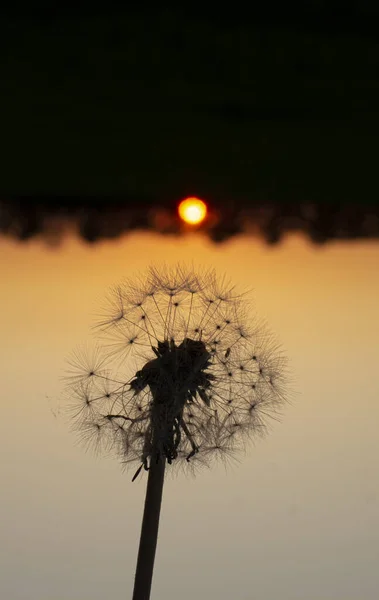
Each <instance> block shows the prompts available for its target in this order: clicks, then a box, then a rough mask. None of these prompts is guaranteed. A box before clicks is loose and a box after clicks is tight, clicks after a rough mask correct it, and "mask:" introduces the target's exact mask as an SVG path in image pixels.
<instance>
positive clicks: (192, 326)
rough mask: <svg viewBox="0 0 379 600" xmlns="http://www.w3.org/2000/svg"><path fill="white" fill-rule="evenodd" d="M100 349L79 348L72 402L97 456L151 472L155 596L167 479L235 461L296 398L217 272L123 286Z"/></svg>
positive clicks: (104, 321)
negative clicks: (290, 394)
mask: <svg viewBox="0 0 379 600" xmlns="http://www.w3.org/2000/svg"><path fill="white" fill-rule="evenodd" d="M95 330H96V332H97V333H98V335H99V340H98V344H97V346H96V348H95V350H94V351H93V352H92V353H91V354H89V353H88V352H87V351H83V350H79V351H77V352H76V353H75V354H74V355H73V357H72V359H71V360H70V361H69V362H70V369H69V372H68V377H67V388H66V391H65V393H66V395H67V398H68V403H67V404H68V411H69V415H70V418H71V419H72V423H73V428H74V429H75V430H76V431H77V432H78V433H79V434H80V436H81V439H82V441H83V442H84V443H85V444H87V445H88V446H90V447H92V448H93V449H94V450H95V451H96V452H100V453H107V454H114V455H116V456H117V457H118V458H119V459H120V461H121V462H122V464H123V465H125V466H126V467H129V466H133V465H135V466H134V469H136V467H137V469H136V470H135V472H134V475H133V479H132V480H133V481H134V480H135V479H136V478H137V477H138V476H139V475H140V474H141V473H142V472H143V471H147V472H148V482H147V492H146V500H145V508H144V516H143V522H142V531H141V539H140V547H139V553H138V560H137V570H136V577H135V586H134V595H133V599H134V600H142V599H143V600H148V599H149V597H150V589H151V581H152V575H153V565H154V558H155V550H156V542H157V534H158V525H159V515H160V507H161V500H162V491H163V482H164V476H165V472H166V470H169V469H170V470H171V471H173V470H174V469H175V468H176V469H177V468H180V467H183V466H185V467H187V468H190V469H191V470H193V471H194V470H195V469H196V468H197V467H203V466H209V465H210V464H211V463H212V461H215V460H222V461H228V460H230V458H232V457H234V456H236V453H237V452H238V451H239V450H241V449H242V448H243V447H244V445H245V443H246V442H247V441H248V440H250V439H251V438H253V437H254V436H257V435H258V436H260V435H262V434H263V433H264V432H265V430H266V428H267V423H268V419H269V418H276V417H277V415H278V414H279V411H280V407H281V405H282V404H283V402H284V400H285V389H286V361H285V359H284V357H283V355H282V353H281V351H280V349H279V348H278V347H277V346H276V345H275V343H274V341H273V339H272V337H271V335H270V334H269V333H268V332H267V330H266V327H265V326H263V325H262V324H261V323H260V322H258V321H256V320H255V319H254V318H253V316H252V313H251V310H250V307H249V304H248V301H247V298H246V295H245V294H238V293H237V292H236V290H235V289H234V287H232V286H231V285H230V284H229V283H228V281H227V280H225V279H223V280H221V279H218V278H217V276H216V274H215V272H214V271H204V272H203V273H195V272H194V271H193V270H191V269H185V268H183V267H180V266H178V267H176V268H173V269H169V268H163V269H157V268H155V267H151V268H150V269H149V270H148V271H147V273H146V276H145V277H144V278H143V279H142V278H141V279H137V280H128V281H126V282H124V283H122V284H121V285H118V286H117V287H115V288H113V289H112V290H111V292H110V294H109V297H108V299H107V306H106V307H105V310H104V313H103V314H102V315H101V318H100V319H99V321H98V323H97V324H96V326H95Z"/></svg>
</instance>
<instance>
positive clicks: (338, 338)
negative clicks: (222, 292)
mask: <svg viewBox="0 0 379 600" xmlns="http://www.w3.org/2000/svg"><path fill="white" fill-rule="evenodd" d="M0 254H1V257H2V278H1V282H0V332H1V339H2V343H1V347H0V365H1V366H0V372H1V376H2V385H3V389H2V393H1V399H0V402H1V419H0V439H1V448H2V461H1V465H0V484H1V513H0V537H1V539H2V543H1V546H0V570H1V573H2V575H1V578H0V597H1V598H3V599H4V600H103V599H104V598H110V599H112V600H118V599H120V600H121V599H125V598H130V597H131V590H132V585H133V577H134V571H135V564H136V556H137V549H138V539H139V532H140V525H141V517H142V508H143V499H144V492H145V484H146V477H142V478H141V479H138V480H137V481H136V482H134V483H131V475H130V473H123V472H122V469H121V468H120V466H119V464H118V463H117V462H116V461H113V460H110V459H104V458H97V457H94V456H93V455H91V454H89V453H87V454H86V453H85V452H84V451H83V449H82V448H81V447H80V446H78V445H77V442H76V439H75V437H74V436H73V434H72V433H70V432H69V430H68V427H67V424H66V423H65V420H64V418H63V415H62V408H61V400H60V395H61V391H62V382H61V379H60V378H61V376H62V373H63V370H64V368H65V357H67V355H68V354H69V353H70V351H71V350H72V349H73V348H75V346H77V345H78V344H80V343H81V342H85V341H86V340H87V339H89V337H90V336H91V335H92V334H91V333H90V331H89V328H90V325H91V323H92V322H93V320H94V316H95V315H96V314H97V312H98V310H99V307H100V306H101V303H102V299H103V297H104V295H105V293H106V291H107V289H108V287H109V286H111V285H112V284H115V283H118V282H119V281H120V280H121V279H123V278H124V277H130V276H133V274H135V273H141V272H143V270H144V269H145V268H146V267H147V266H149V265H150V264H156V263H158V264H160V263H162V262H166V263H168V264H174V263H175V262H176V261H183V262H185V263H187V264H192V263H193V264H194V266H195V267H196V266H197V265H199V266H214V267H215V268H216V269H217V271H218V272H220V273H221V274H226V275H228V276H229V277H230V278H231V279H232V280H233V282H235V283H236V284H237V285H238V287H239V289H242V290H244V289H247V288H248V289H251V290H252V297H253V298H254V300H255V305H256V309H257V313H258V315H259V316H260V317H263V318H266V319H267V321H268V323H269V325H270V327H271V329H272V330H273V331H274V332H275V334H276V336H277V338H278V340H279V341H280V343H281V344H282V345H283V347H284V348H285V350H286V354H287V356H288V357H289V360H290V366H291V372H292V387H293V390H294V391H293V393H292V395H291V401H290V403H289V405H288V406H287V407H286V408H285V410H284V414H283V418H282V422H281V423H276V422H273V424H272V430H271V432H270V434H269V435H268V436H267V438H266V439H264V440H263V441H258V442H257V444H256V445H255V446H254V447H251V448H250V451H249V452H248V453H247V455H246V456H245V457H244V456H242V455H241V457H240V459H241V462H240V464H238V463H236V464H235V465H232V466H231V467H229V468H228V469H227V470H226V471H225V469H224V467H223V466H218V467H216V468H214V469H213V470H209V471H207V470H205V471H202V472H201V473H199V475H197V476H196V477H195V478H188V477H184V476H183V477H180V476H178V477H176V478H171V477H168V478H167V481H166V484H165V489H164V497H163V506H162V514H161V524H160V533H159V539H158V549H157V557H156V564H155V572H154V579H153V591H152V598H156V599H159V598H165V599H167V600H174V599H175V600H176V599H180V600H193V599H194V598H199V599H200V600H202V599H204V600H205V599H207V600H208V599H212V600H213V599H214V600H230V598H233V600H250V599H251V600H277V599H278V598H280V599H281V600H376V599H377V597H378V590H379V572H378V568H377V556H378V553H379V509H378V505H379V502H378V500H379V480H378V472H379V469H378V468H379V436H378V432H377V430H378V426H377V423H378V418H379V408H378V400H379V380H378V377H377V372H378V359H379V349H378V339H379V319H378V309H377V298H378V296H379V277H378V265H379V245H378V244H377V243H376V244H375V243H374V242H357V243H351V242H350V243H330V244H327V245H325V246H323V247H316V246H312V245H310V244H309V243H308V242H306V241H305V240H304V239H303V238H302V237H301V236H298V237H295V236H293V237H289V238H287V239H286V240H285V241H284V242H283V244H279V245H277V246H275V247H269V246H267V245H265V244H264V243H263V242H261V241H258V240H257V239H254V238H250V237H243V236H236V237H235V238H233V240H231V241H230V242H228V243H225V244H223V245H219V246H216V245H214V244H212V242H211V241H209V240H206V239H205V238H203V237H202V236H201V235H200V234H199V235H188V236H185V237H174V236H173V237H161V236H158V235H154V234H151V233H149V234H147V233H146V234H144V233H136V234H133V235H129V236H127V237H124V238H122V239H120V240H118V241H111V242H102V243H98V244H95V245H92V246H91V245H85V244H84V243H83V242H79V241H78V240H77V239H76V238H75V237H74V236H71V237H69V238H67V239H66V240H65V241H64V242H63V243H62V245H60V246H59V247H48V246H47V245H45V244H44V243H42V242H41V241H39V240H34V241H31V242H29V243H24V244H19V243H17V242H12V241H7V240H5V239H4V238H3V239H1V241H0Z"/></svg>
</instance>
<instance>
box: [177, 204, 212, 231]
mask: <svg viewBox="0 0 379 600" xmlns="http://www.w3.org/2000/svg"><path fill="white" fill-rule="evenodd" d="M178 212H179V216H180V218H181V219H182V220H183V221H185V222H186V223H189V224H190V225H198V224H199V223H201V222H202V221H204V219H205V217H206V215H207V205H206V204H205V202H203V201H202V200H199V198H186V199H185V200H182V201H181V203H180V204H179V208H178Z"/></svg>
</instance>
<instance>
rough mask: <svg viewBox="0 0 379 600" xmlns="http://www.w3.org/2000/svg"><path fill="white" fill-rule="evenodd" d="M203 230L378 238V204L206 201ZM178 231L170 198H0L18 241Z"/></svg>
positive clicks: (273, 237)
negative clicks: (156, 200) (67, 235)
mask: <svg viewBox="0 0 379 600" xmlns="http://www.w3.org/2000/svg"><path fill="white" fill-rule="evenodd" d="M200 229H201V231H203V232H204V233H205V234H206V235H207V236H208V237H209V238H210V239H212V240H213V241H214V242H218V243H220V242H223V241H226V240H228V239H230V238H232V237H233V236H235V235H238V234H241V233H243V234H245V235H255V236H259V237H261V238H264V239H265V241H266V242H267V243H269V244H276V243H278V242H280V241H281V240H282V239H283V237H284V236H285V235H287V234H289V233H291V232H301V233H302V234H304V235H305V236H306V237H307V238H308V239H309V240H311V241H312V242H313V243H316V244H323V243H326V242H328V241H332V240H357V239H378V238H379V203H374V202H372V203H367V202H366V203H356V204H349V203H339V202H334V203H303V204H296V203H289V202H287V203H282V204H274V203H266V204H260V203H253V202H250V203H248V202H246V203H244V204H241V203H239V204H237V203H235V202H224V203H218V204H212V203H209V215H208V217H207V220H206V222H205V224H203V225H202V226H201V228H200ZM137 230H139V231H153V232H157V233H161V234H164V235H180V234H182V233H183V232H184V231H185V227H184V226H183V224H182V223H181V222H180V220H179V218H178V215H177V211H176V203H174V202H172V203H167V204H166V205H165V206H162V205H158V204H156V203H154V202H151V201H149V200H148V199H146V198H140V199H139V200H136V199H135V198H134V199H133V200H129V201H127V200H125V199H120V198H110V197H109V198H94V197H93V198H66V199H65V198H54V199H53V198H49V199H48V198H33V199H32V198H30V197H27V198H18V199H17V200H16V199H10V200H8V201H2V202H0V233H1V234H2V235H4V236H6V237H10V238H13V239H17V240H19V241H21V242H25V241H27V240H30V239H33V238H41V239H42V240H45V241H46V242H47V243H49V244H57V243H59V242H60V240H61V239H62V238H63V237H64V235H65V233H67V232H68V231H71V232H72V231H75V232H76V234H78V235H79V237H81V238H82V239H83V240H85V241H86V242H89V243H95V242H96V241H99V240H102V239H117V238H119V237H121V236H123V235H125V234H127V233H130V232H133V231H137Z"/></svg>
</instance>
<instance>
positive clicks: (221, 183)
mask: <svg viewBox="0 0 379 600" xmlns="http://www.w3.org/2000/svg"><path fill="white" fill-rule="evenodd" d="M0 14H1V15H2V18H0V34H1V35H0V114H1V144H0V198H2V199H3V200H2V207H3V208H2V213H1V229H2V231H3V232H4V233H9V234H11V235H15V236H17V237H19V238H20V239H24V238H28V237H30V236H33V235H35V234H37V233H38V232H41V231H48V230H49V231H52V230H53V227H52V225H51V224H50V225H49V224H48V222H51V221H52V220H53V221H54V223H57V222H58V220H59V219H58V220H57V215H58V214H61V215H62V219H63V220H65V219H68V220H72V221H74V222H75V223H79V227H80V229H81V232H82V234H83V236H84V237H85V238H86V239H88V240H90V239H93V240H95V239H98V238H100V237H102V236H104V235H105V236H107V235H114V236H117V235H119V234H120V232H122V231H127V230H129V229H133V228H136V227H143V228H144V227H152V228H154V229H158V230H159V229H160V228H162V227H163V226H162V223H165V225H164V227H163V229H164V228H166V229H168V230H170V228H171V229H173V230H175V227H176V226H177V225H175V223H174V224H172V223H171V220H170V218H169V217H168V218H167V219H166V217H162V216H161V217H160V219H158V221H159V223H158V224H157V219H156V218H155V217H154V218H153V217H151V215H152V213H153V212H154V211H155V208H154V207H155V206H159V207H162V210H163V212H164V211H165V210H167V211H168V213H169V214H171V213H172V214H174V213H175V209H174V205H175V202H177V201H178V199H180V198H182V197H184V196H187V195H190V194H191V195H198V196H200V197H202V198H205V199H207V200H209V202H210V204H211V205H214V206H218V207H219V209H218V210H219V215H218V217H217V219H215V220H214V222H212V224H211V223H209V224H208V230H209V232H210V235H212V236H213V237H214V239H222V238H223V236H224V237H225V236H226V237H227V235H229V233H233V231H234V230H236V231H240V230H241V227H242V225H241V223H240V221H241V219H242V216H241V215H244V216H243V220H244V223H246V222H247V221H248V220H249V219H248V217H247V216H246V214H245V213H246V212H249V211H250V210H253V211H257V210H258V209H255V208H254V207H253V208H251V203H250V199H252V198H253V199H254V201H255V202H256V204H255V205H254V206H256V207H266V208H265V209H264V210H263V209H262V211H263V212H262V211H261V212H260V213H259V214H264V215H266V216H265V217H264V219H263V217H259V218H258V217H257V216H256V214H255V213H254V214H255V217H254V218H255V221H256V222H258V221H259V223H261V225H260V228H261V231H262V232H263V234H264V235H265V237H266V238H267V239H271V240H273V241H275V240H276V239H279V238H280V236H281V235H282V232H283V231H285V230H287V229H288V227H290V226H291V227H292V224H293V223H300V228H302V229H304V228H305V230H306V231H307V232H308V233H309V235H310V236H311V237H312V239H316V238H317V239H318V237H319V239H320V240H322V239H330V238H331V237H333V236H334V235H338V236H339V235H347V234H346V232H347V231H348V232H349V235H348V237H349V236H350V237H354V236H356V235H359V236H366V235H374V236H376V235H377V228H376V226H375V223H376V220H375V219H376V216H375V215H376V214H377V211H376V208H372V207H373V206H374V204H373V202H374V201H376V199H377V198H378V197H379V185H378V177H377V143H378V136H379V34H378V32H379V27H378V20H379V3H377V2H373V1H370V0H361V1H360V2H358V1H353V0H346V1H345V2H343V3H342V2H336V1H333V0H330V1H329V2H326V1H321V0H307V1H305V0H304V1H303V2H300V0H292V1H290V2H286V3H284V2H278V1H274V0H267V1H266V2H259V3H248V2H245V3H244V4H242V3H232V4H231V3H222V2H220V3H218V5H217V7H215V6H214V5H213V6H211V5H210V4H206V3H203V5H201V4H200V3H197V2H195V1H194V2H185V3H180V7H179V4H178V3H177V2H176V3H175V4H174V3H170V2H167V3H165V7H164V8H162V7H160V6H158V4H157V3H152V2H143V1H142V0H141V2H128V3H125V2H122V3H121V2H113V1H111V0H109V1H108V2H99V1H96V0H94V1H93V2H89V1H87V0H85V1H84V2H80V3H77V4H76V5H75V6H74V7H71V6H70V5H68V4H65V5H63V3H51V2H47V1H41V0H40V1H36V2H28V3H27V2H26V1H22V0H15V1H14V2H13V3H6V4H4V3H3V4H2V6H1V8H0ZM53 197H57V198H60V199H62V198H68V199H69V198H71V199H74V198H76V201H74V200H72V201H71V202H70V201H69V200H67V202H66V201H64V202H63V201H62V200H60V201H59V205H60V208H59V209H57V208H56V206H57V203H56V202H55V203H54V202H53V203H48V202H45V201H44V200H43V199H44V198H53ZM86 198H87V199H88V201H87V200H86ZM99 198H100V199H101V198H108V201H104V200H99V201H98V199H99ZM110 198H129V199H134V200H133V202H134V204H133V202H132V201H128V203H127V207H126V208H120V207H121V205H122V204H123V203H121V204H120V202H121V201H116V200H109V199H110ZM225 198H227V199H233V202H232V201H226V200H225ZM7 199H10V200H9V201H8V200H7ZM41 199H42V200H41ZM151 199H154V200H151ZM98 202H99V204H98ZM53 206H54V207H55V208H52V207H53ZM98 206H101V209H100V208H96V207H98ZM147 206H148V207H149V208H148V210H147V211H145V212H144V209H145V208H146V207H147ZM230 206H234V207H235V209H234V208H233V210H231V208H230ZM304 206H305V207H316V208H312V209H309V208H308V209H304V208H302V207H304ZM141 207H144V208H141ZM267 207H271V208H270V209H268V208H267ZM317 207H318V208H317ZM325 207H329V208H325ZM330 207H334V208H330ZM341 207H342V208H341ZM348 207H350V208H348ZM351 207H354V208H351ZM367 207H369V208H367ZM120 210H121V211H124V212H123V213H122V214H124V215H125V223H126V224H125V223H119V222H118V218H116V217H114V216H112V215H115V214H116V213H117V214H118V215H119V214H120V213H119V211H120ZM304 210H305V213H306V214H307V215H308V217H304V214H305V213H304V214H303V212H304ZM125 211H126V212H125ZM170 211H171V212H170ZM230 211H231V212H230ZM283 211H284V212H283ZM302 211H303V212H302ZM307 211H308V212H307ZM312 211H313V212H312ZM314 211H316V213H315V214H316V216H313V217H311V216H309V215H312V214H314ZM372 211H374V213H375V215H373V214H371V213H372ZM258 212H259V211H258ZM53 213H54V218H53V217H52V216H51V215H52V214H53ZM103 213H104V215H106V216H105V217H104V219H105V221H104V223H106V225H105V224H104V223H103V222H102V219H103ZM158 213H159V210H158ZM154 214H155V213H154ZM257 214H258V213H257ZM99 215H100V216H99ZM267 215H271V216H267ZM342 215H344V216H342ZM349 215H350V216H349ZM351 215H354V218H352V217H351ZM259 219H261V220H259ZM262 219H263V221H264V223H263V221H262ZM341 219H342V220H341ZM166 221H167V222H166ZM216 221H217V223H216ZM337 222H338V223H337ZM167 223H169V224H167ZM315 223H316V224H317V225H315ZM327 223H329V225H327ZM244 226H245V225H244ZM54 227H56V225H54ZM120 228H121V229H120ZM228 232H229V233H228ZM317 232H319V233H317ZM341 232H342V233H341Z"/></svg>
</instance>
